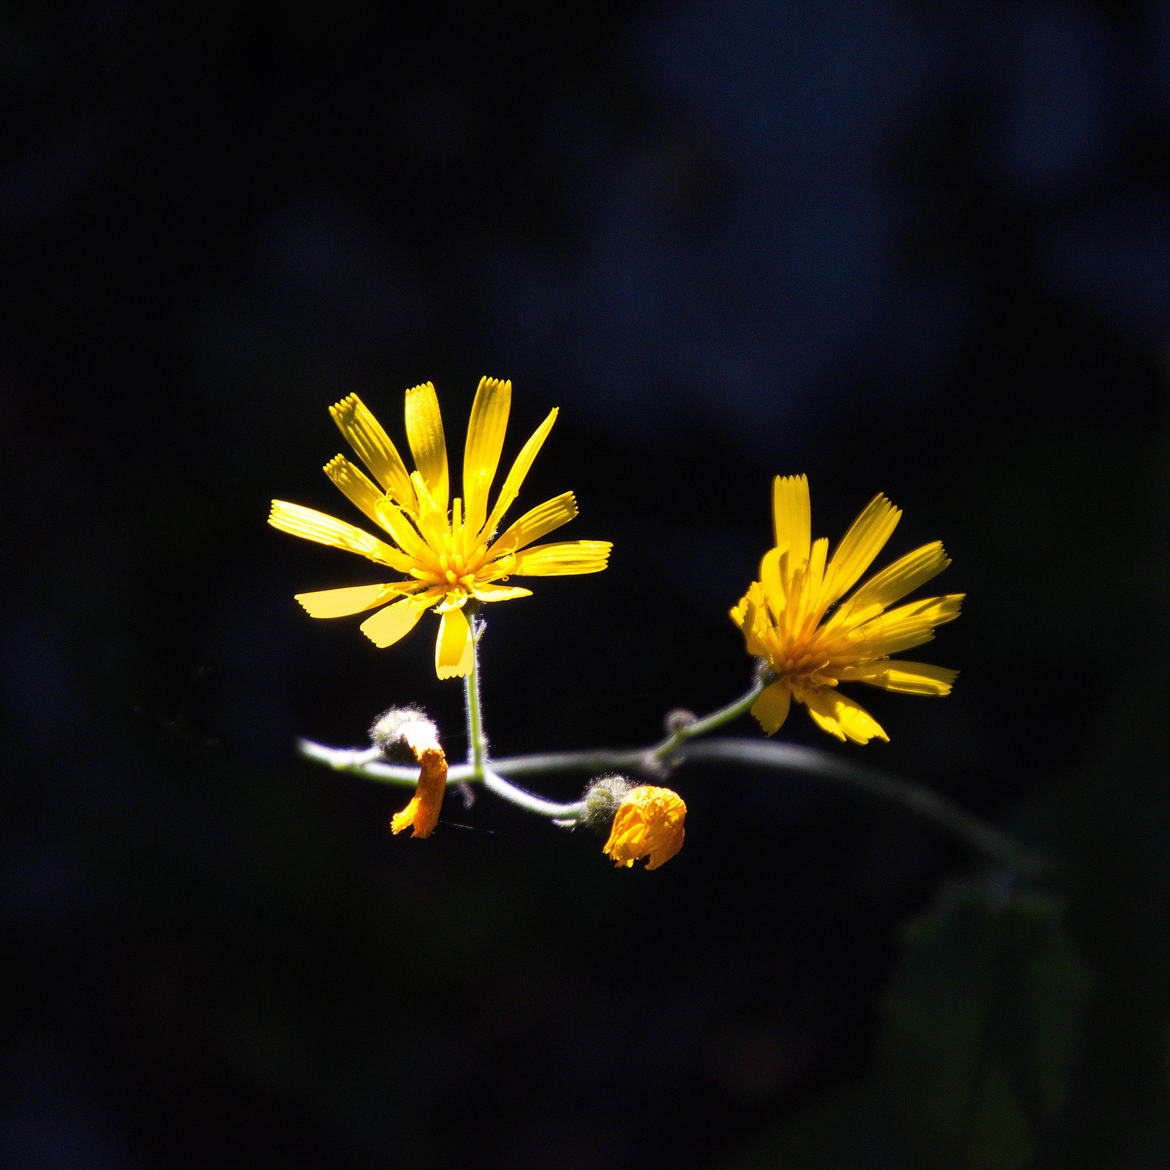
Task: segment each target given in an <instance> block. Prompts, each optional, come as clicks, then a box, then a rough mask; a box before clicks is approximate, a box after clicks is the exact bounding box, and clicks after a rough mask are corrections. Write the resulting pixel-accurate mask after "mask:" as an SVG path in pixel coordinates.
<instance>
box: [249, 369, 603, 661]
mask: <svg viewBox="0 0 1170 1170" xmlns="http://www.w3.org/2000/svg"><path fill="white" fill-rule="evenodd" d="M511 402H512V383H511V382H507V381H499V380H497V379H495V378H483V379H481V380H480V383H479V388H478V390H477V391H476V395H475V401H474V403H473V404H472V408H471V419H470V422H469V424H468V428H467V438H466V442H465V445H464V452H463V488H462V495H460V496H454V497H453V498H452V495H451V482H450V472H449V469H448V462H447V445H446V440H445V438H444V432H443V419H442V415H441V413H440V410H439V402H438V397H437V395H436V394H435V388H434V386H433V385H432V384H431V383H430V382H427V383H424V384H423V385H421V386H415V387H414V388H413V389H411V390H408V391H407V392H406V438H407V442H408V443H409V446H410V451H411V454H412V455H413V457H414V463H415V470H413V471H408V470H407V467H406V464H405V462H404V461H403V459H402V457H401V455H400V454H399V453H398V450H397V448H396V447H395V446H394V444H393V443H392V442H391V440H390V438H389V436H388V435H387V434H386V432H385V431H384V430H383V428H382V426H381V425H380V424H379V423H378V421H377V419H375V418H374V416H373V415H372V414H371V413H370V411H369V410H368V409H367V408H366V406H365V405H364V404H363V403H362V401H361V399H359V398H358V397H357V395H356V394H351V395H349V396H348V397H347V398H343V399H342V400H341V401H340V402H338V403H336V404H335V405H334V406H331V407H330V408H329V413H330V415H332V417H333V421H334V422H335V423H336V424H337V427H338V429H339V430H340V431H341V433H342V435H343V436H344V437H345V439H346V441H347V442H348V443H349V445H350V446H351V447H352V448H353V450H354V452H355V453H356V454H357V456H358V458H359V459H360V460H361V462H362V464H364V465H365V470H363V469H362V468H361V467H359V466H358V465H356V464H354V463H352V462H350V460H348V459H347V458H346V457H345V456H344V455H337V456H336V457H334V458H333V459H331V460H330V461H329V462H328V463H327V464H326V465H325V474H326V475H327V476H328V477H329V478H330V480H332V482H333V483H334V484H335V485H336V487H337V488H338V489H339V490H340V491H341V493H342V494H343V495H344V496H345V497H346V499H348V500H349V502H350V503H351V504H353V505H354V506H355V507H356V508H357V509H358V510H359V511H360V512H362V513H363V514H364V515H365V516H366V518H367V519H368V520H370V521H371V522H372V523H373V524H375V525H377V527H378V528H379V529H381V533H380V534H379V535H377V536H374V535H371V534H370V533H369V532H367V531H366V530H365V529H362V528H358V527H356V526H354V525H352V524H348V523H346V522H345V521H343V520H338V519H335V518H334V517H332V516H329V515H326V514H325V513H323V512H318V511H315V510H314V509H312V508H306V507H303V506H301V505H300V504H291V503H288V502H287V501H284V500H273V501H272V510H271V513H270V514H269V517H268V522H269V524H271V525H272V526H273V527H274V528H279V529H281V530H282V531H284V532H289V533H291V534H292V535H294V536H300V537H302V538H304V539H305V540H312V541H316V542H317V543H319V544H326V545H331V546H332V547H334V548H340V549H344V550H345V551H347V552H352V553H357V554H358V555H359V556H364V557H366V558H367V559H368V560H371V561H373V562H374V563H375V564H378V565H384V566H386V567H387V568H390V569H393V570H394V571H395V572H396V573H399V574H402V579H399V580H395V581H390V582H386V583H382V584H371V585H352V586H348V587H344V588H340V589H324V590H320V591H317V592H312V593H300V594H297V598H296V600H297V601H299V602H300V603H301V605H302V606H303V607H304V608H305V610H306V611H307V612H308V613H309V615H310V616H312V617H315V618H332V617H345V616H349V615H352V614H357V613H364V612H366V611H367V610H376V611H377V612H375V613H374V614H373V615H372V616H371V617H368V618H366V619H365V621H363V622H362V624H361V630H362V633H364V634H365V635H366V637H368V638H369V639H370V641H372V642H373V643H374V644H375V645H376V646H391V645H393V644H394V643H395V642H397V641H398V640H399V639H401V638H402V637H404V636H405V635H406V634H407V633H409V632H410V631H411V630H412V629H413V628H414V626H415V625H416V624H417V622H418V620H419V618H420V617H421V616H422V614H423V611H424V610H427V609H431V610H433V611H434V612H435V613H437V614H439V615H440V621H439V632H438V637H437V639H436V644H435V671H436V673H437V675H438V677H439V678H456V677H461V676H463V675H466V674H467V673H468V672H469V671H470V669H471V662H472V654H473V649H474V633H473V630H472V625H471V622H470V621H469V619H468V607H469V606H472V607H474V605H475V604H477V603H484V602H494V601H510V600H512V599H513V598H517V597H527V596H530V595H531V592H532V591H531V590H530V589H525V588H522V587H519V586H516V585H509V584H507V583H506V582H508V581H509V579H510V578H511V577H513V576H521V577H522V576H531V577H541V576H563V575H567V574H575V573H596V572H600V571H601V570H602V569H604V568H605V567H606V564H607V562H608V559H609V553H610V549H611V547H612V546H611V544H610V543H609V542H608V541H600V540H574V541H562V542H558V543H553V544H535V543H534V542H535V541H538V540H540V539H541V537H543V536H546V535H547V534H548V533H550V532H552V531H554V530H555V529H557V528H560V527H561V525H563V524H566V523H568V521H570V520H572V519H573V518H574V517H575V516H576V515H577V502H576V499H575V498H574V496H573V493H572V492H565V493H563V494H562V495H559V496H556V497H555V498H554V499H551V500H548V501H546V502H545V503H543V504H541V505H539V506H538V507H536V508H532V509H531V510H530V511H528V512H525V513H524V514H523V515H522V516H521V517H520V518H519V519H518V520H516V521H514V522H513V523H512V524H511V525H510V526H509V527H508V528H506V529H504V531H503V532H502V533H500V532H499V531H498V530H499V528H500V524H501V521H502V520H503V518H504V514H505V513H506V512H507V510H508V508H509V507H511V505H512V503H513V502H514V501H515V499H516V496H517V494H518V493H519V491H520V487H521V484H522V483H523V482H524V479H525V477H526V476H527V474H528V472H529V470H530V468H531V467H532V463H533V461H534V460H535V458H536V455H537V453H538V452H539V451H540V448H541V446H542V445H543V444H544V441H545V439H546V438H547V437H548V434H549V431H551V430H552V426H553V423H554V422H555V421H556V417H557V411H556V410H555V409H554V410H553V411H551V412H550V413H549V415H548V417H547V418H546V419H545V420H544V422H543V423H541V425H540V426H539V427H538V428H537V429H536V431H535V433H534V434H533V435H532V436H531V438H529V440H528V442H527V443H525V444H524V446H523V448H521V450H520V453H519V454H518V455H517V456H516V459H515V461H514V462H513V463H512V466H511V468H510V470H509V471H508V473H507V475H506V476H505V477H504V481H503V484H502V485H501V487H500V489H499V492H498V493H497V495H496V497H495V501H494V503H493V502H492V500H491V491H492V485H493V482H494V481H495V478H496V473H497V471H498V469H499V464H500V456H501V453H502V451H503V445H504V433H505V430H506V429H507V425H508V415H509V412H510V410H511ZM367 472H368V473H369V474H367Z"/></svg>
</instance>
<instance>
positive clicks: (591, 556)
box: [509, 540, 613, 577]
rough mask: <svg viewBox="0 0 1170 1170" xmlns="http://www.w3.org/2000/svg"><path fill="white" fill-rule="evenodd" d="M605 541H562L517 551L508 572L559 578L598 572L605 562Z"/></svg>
mask: <svg viewBox="0 0 1170 1170" xmlns="http://www.w3.org/2000/svg"><path fill="white" fill-rule="evenodd" d="M612 548H613V545H612V544H611V543H610V542H609V541H608V540H566V541H562V542H560V543H557V544H538V545H537V546H536V547H535V548H526V549H521V551H520V552H518V553H516V554H514V555H515V564H514V565H513V566H512V567H511V569H510V570H509V572H511V573H517V574H519V575H520V576H525V575H527V576H531V577H563V576H567V575H569V574H571V573H600V572H601V570H602V569H604V568H605V566H606V564H607V563H608V562H609V552H610V549H612Z"/></svg>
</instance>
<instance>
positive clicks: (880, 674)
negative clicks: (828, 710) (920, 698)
mask: <svg viewBox="0 0 1170 1170" xmlns="http://www.w3.org/2000/svg"><path fill="white" fill-rule="evenodd" d="M958 673H959V672H958V671H957V670H951V669H950V668H949V667H946V666H933V665H931V664H930V663H927V662H907V661H905V660H904V659H898V658H882V659H879V660H878V661H877V662H867V663H864V664H863V665H861V666H847V667H845V668H844V669H843V670H842V671H841V672H840V675H841V678H842V679H849V680H850V681H852V682H863V683H868V684H869V685H870V686H873V687H885V689H886V690H887V691H898V692H899V693H901V694H903V695H949V694H950V693H951V685H952V684H953V683H954V681H955V679H956V677H957V676H958Z"/></svg>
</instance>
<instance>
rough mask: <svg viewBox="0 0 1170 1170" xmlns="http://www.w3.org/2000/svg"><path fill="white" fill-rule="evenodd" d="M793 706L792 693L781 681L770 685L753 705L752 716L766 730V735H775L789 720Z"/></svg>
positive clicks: (778, 680)
mask: <svg viewBox="0 0 1170 1170" xmlns="http://www.w3.org/2000/svg"><path fill="white" fill-rule="evenodd" d="M791 706H792V691H791V690H789V688H788V684H787V683H785V682H783V681H782V680H780V679H777V680H776V681H775V682H773V683H769V684H768V685H767V686H766V687H765V688H764V689H763V691H762V692H761V694H760V697H759V698H758V699H757V700H756V701H755V702H754V703H753V704H752V714H753V715H754V716H755V717H756V719H757V720H758V721H759V724H760V726H761V727H762V728H763V729H764V734H765V735H775V734H776V732H777V731H779V730H780V728H781V727H782V726H783V724H784V720H785V719H787V718H788V711H789V708H790V707H791Z"/></svg>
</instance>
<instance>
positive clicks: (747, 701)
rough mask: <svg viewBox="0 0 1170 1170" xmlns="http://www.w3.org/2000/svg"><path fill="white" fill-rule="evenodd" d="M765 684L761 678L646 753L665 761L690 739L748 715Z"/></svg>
mask: <svg viewBox="0 0 1170 1170" xmlns="http://www.w3.org/2000/svg"><path fill="white" fill-rule="evenodd" d="M765 685H766V684H765V682H764V680H763V679H760V680H759V681H758V682H756V683H755V684H754V685H753V686H752V688H751V690H749V691H748V692H747V694H745V695H741V696H740V697H739V698H738V699H736V700H735V702H733V703H728V704H727V706H726V707H720V708H719V710H718V711H713V712H712V713H711V714H710V715H707V716H704V717H703V718H702V719H694V720H691V721H690V722H689V723H685V724H683V725H682V726H681V727H678V728H676V729H675V730H674V731H673V732H671V734H670V735H668V736H667V737H666V739H664V740H663V741H662V742H661V743H660V744H658V745H656V746H655V747H652V748H651V749H650V750H649V751H648V752H647V753H646V754H647V755H648V756H649V757H650V758H652V759H654V760H656V761H658V762H660V763H665V762H666V761H667V760H669V759H670V757H671V756H672V755H674V753H675V751H677V750H678V748H680V747H681V746H682V745H683V744H684V743H686V741H687V740H688V739H694V738H695V737H696V736H699V735H706V734H707V732H709V731H715V730H716V729H717V728H719V727H722V726H723V725H724V724H725V723H730V722H731V721H732V720H733V719H738V718H739V717H740V716H741V715H746V714H747V713H748V711H750V710H751V708H752V704H753V703H754V702H755V701H756V700H757V699H758V698H759V697H760V692H761V691H762V690H763V689H764V687H765Z"/></svg>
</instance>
